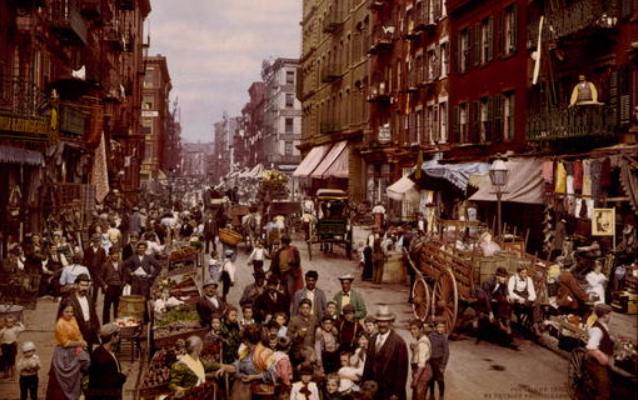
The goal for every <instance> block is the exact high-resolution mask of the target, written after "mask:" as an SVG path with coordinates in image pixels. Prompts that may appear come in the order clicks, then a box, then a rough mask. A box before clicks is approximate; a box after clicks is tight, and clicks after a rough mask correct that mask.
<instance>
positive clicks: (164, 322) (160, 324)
mask: <svg viewBox="0 0 638 400" xmlns="http://www.w3.org/2000/svg"><path fill="white" fill-rule="evenodd" d="M153 315H154V318H153V327H152V331H151V332H152V335H153V348H154V349H160V348H163V347H166V346H172V345H174V344H175V343H176V342H177V341H178V340H179V339H186V338H187V337H189V336H191V335H199V336H203V335H205V334H206V332H208V329H206V328H203V327H202V326H201V324H200V322H199V315H198V314H197V310H196V309H195V305H194V304H182V305H178V306H176V307H173V308H169V309H167V310H166V311H165V312H163V313H161V314H157V313H153Z"/></svg>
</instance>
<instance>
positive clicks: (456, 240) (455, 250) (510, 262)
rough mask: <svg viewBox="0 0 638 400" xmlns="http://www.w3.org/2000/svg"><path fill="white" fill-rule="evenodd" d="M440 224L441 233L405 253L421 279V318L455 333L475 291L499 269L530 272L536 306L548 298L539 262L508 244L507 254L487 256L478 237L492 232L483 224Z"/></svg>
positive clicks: (416, 307) (417, 298)
mask: <svg viewBox="0 0 638 400" xmlns="http://www.w3.org/2000/svg"><path fill="white" fill-rule="evenodd" d="M437 225H438V226H439V228H440V229H439V232H438V233H437V234H432V235H430V236H429V237H425V238H422V239H417V240H416V241H415V242H414V243H413V245H412V246H411V249H410V251H409V252H406V257H407V259H408V262H409V264H410V266H411V267H412V268H413V269H414V271H415V274H416V279H415V282H414V285H413V286H412V289H411V290H412V297H413V303H412V308H413V311H414V315H415V316H416V317H417V318H419V319H421V320H423V321H426V320H429V319H436V320H440V321H444V322H445V324H446V325H447V330H448V332H452V331H453V330H454V328H455V326H456V323H457V320H458V317H459V313H460V312H461V311H463V309H464V308H465V307H467V306H468V305H472V304H473V303H475V302H476V291H477V290H478V288H479V287H480V285H481V284H482V283H483V282H484V281H485V280H487V279H488V278H489V277H491V276H493V275H494V273H495V272H496V269H497V268H499V267H503V268H505V269H506V270H507V271H508V273H509V274H513V273H515V272H516V269H517V268H518V267H519V266H527V267H529V268H530V272H531V273H530V276H532V279H533V280H534V283H535V287H536V288H538V289H537V302H539V301H541V299H543V298H544V297H545V293H544V292H545V291H544V288H545V270H544V268H543V267H538V268H537V265H536V264H537V259H536V258H535V257H533V256H531V255H528V254H525V253H524V252H521V251H513V250H508V248H511V247H512V246H511V245H509V246H508V245H505V244H503V243H501V248H502V249H504V250H503V251H501V252H499V253H498V254H497V255H493V256H489V257H486V256H483V251H482V250H481V246H480V245H479V237H480V236H481V234H483V235H482V236H483V237H485V235H489V232H488V231H487V229H486V228H485V227H484V226H481V225H480V223H478V222H474V221H472V222H470V221H456V220H441V219H439V220H437ZM468 237H471V238H473V239H467V238H468ZM515 247H520V246H518V245H516V246H515Z"/></svg>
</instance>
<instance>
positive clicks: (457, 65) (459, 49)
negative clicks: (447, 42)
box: [452, 32, 463, 73]
mask: <svg viewBox="0 0 638 400" xmlns="http://www.w3.org/2000/svg"><path fill="white" fill-rule="evenodd" d="M452 44H453V45H454V62H453V63H452V64H453V65H452V68H454V72H458V73H462V72H463V67H462V65H461V59H462V54H463V46H461V32H459V33H458V34H457V35H456V43H452Z"/></svg>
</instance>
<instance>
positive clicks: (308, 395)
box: [290, 364, 320, 400]
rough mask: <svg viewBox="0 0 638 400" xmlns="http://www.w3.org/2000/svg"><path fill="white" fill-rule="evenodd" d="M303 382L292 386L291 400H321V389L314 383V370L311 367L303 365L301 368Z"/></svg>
mask: <svg viewBox="0 0 638 400" xmlns="http://www.w3.org/2000/svg"><path fill="white" fill-rule="evenodd" d="M299 374H300V375H301V380H300V381H299V382H295V383H293V384H292V390H291V391H290V400H319V399H320V397H319V388H318V387H317V384H316V383H315V382H313V381H312V377H313V375H314V370H313V368H312V366H311V365H307V364H304V365H301V367H300V368H299Z"/></svg>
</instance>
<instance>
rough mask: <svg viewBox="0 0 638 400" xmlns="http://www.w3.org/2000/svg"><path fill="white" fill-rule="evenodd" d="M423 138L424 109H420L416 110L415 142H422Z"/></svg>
mask: <svg viewBox="0 0 638 400" xmlns="http://www.w3.org/2000/svg"><path fill="white" fill-rule="evenodd" d="M422 138H423V110H422V109H420V110H419V111H417V112H416V138H415V140H414V142H416V143H419V144H421V143H422V142H421V139H422Z"/></svg>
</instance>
